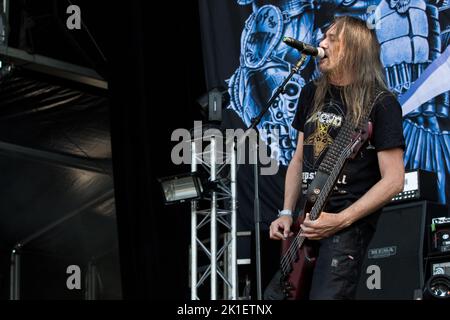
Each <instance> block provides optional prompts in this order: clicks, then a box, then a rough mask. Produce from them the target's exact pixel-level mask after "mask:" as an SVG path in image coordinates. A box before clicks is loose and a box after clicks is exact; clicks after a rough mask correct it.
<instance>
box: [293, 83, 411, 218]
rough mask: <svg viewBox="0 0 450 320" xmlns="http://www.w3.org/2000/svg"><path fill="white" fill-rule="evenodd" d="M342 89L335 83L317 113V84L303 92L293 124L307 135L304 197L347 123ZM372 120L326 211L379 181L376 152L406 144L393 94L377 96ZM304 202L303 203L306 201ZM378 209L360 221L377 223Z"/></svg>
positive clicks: (342, 205)
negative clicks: (368, 136) (314, 110)
mask: <svg viewBox="0 0 450 320" xmlns="http://www.w3.org/2000/svg"><path fill="white" fill-rule="evenodd" d="M341 89H342V88H341V87H336V86H332V87H331V88H330V90H329V92H328V93H327V95H326V97H325V100H324V105H323V106H322V108H321V111H319V112H317V113H316V114H314V115H312V114H311V112H312V108H313V100H314V93H315V90H316V86H315V85H314V83H313V82H310V83H308V84H307V85H305V86H304V87H303V89H302V92H301V94H300V98H299V102H298V107H297V112H296V114H295V117H294V120H293V122H292V126H293V127H294V128H295V129H297V130H298V131H301V132H303V134H304V142H303V183H302V193H303V197H302V199H304V198H305V197H304V196H305V194H306V190H307V189H308V186H309V184H310V183H311V181H312V180H313V179H314V177H315V173H316V171H317V169H318V168H319V165H320V163H321V161H322V160H323V158H324V156H325V154H326V152H327V149H328V146H329V145H330V144H332V143H333V142H334V139H335V138H336V136H337V134H338V133H339V130H340V128H341V127H342V125H343V124H344V122H345V118H346V113H347V110H346V106H345V105H344V104H343V102H342V98H341V94H340V90H341ZM369 120H370V121H371V122H372V123H373V132H372V137H371V138H370V139H369V141H367V142H366V144H365V145H363V146H362V147H361V149H360V152H359V153H358V155H357V156H356V157H355V158H354V159H350V160H348V161H347V163H346V165H345V167H344V169H343V171H342V173H341V175H340V177H339V179H338V182H337V184H336V186H335V188H334V191H333V192H332V194H331V195H330V197H329V200H328V202H327V204H326V206H325V208H324V211H326V212H332V213H338V212H340V211H342V210H343V209H345V208H347V207H348V206H350V205H351V204H352V203H353V202H355V201H356V200H358V199H359V198H360V197H361V196H363V195H364V194H365V193H366V192H367V191H368V190H369V189H370V188H371V187H372V186H373V185H374V184H376V183H377V182H378V181H379V180H380V178H381V175H380V170H379V166H378V158H377V151H382V150H386V149H390V148H396V147H400V148H404V146H405V142H404V138H403V127H402V110H401V107H400V104H399V103H398V101H397V100H396V99H395V96H394V95H392V94H390V93H383V94H382V95H381V96H380V97H379V98H378V99H377V102H376V103H375V105H374V107H373V109H372V112H371V115H370V119H369ZM301 204H302V205H303V201H302V202H301ZM379 212H380V210H379V211H378V212H376V213H373V214H371V215H369V216H366V217H365V218H363V219H361V222H362V221H368V222H370V223H371V224H374V223H376V221H377V219H378V215H379Z"/></svg>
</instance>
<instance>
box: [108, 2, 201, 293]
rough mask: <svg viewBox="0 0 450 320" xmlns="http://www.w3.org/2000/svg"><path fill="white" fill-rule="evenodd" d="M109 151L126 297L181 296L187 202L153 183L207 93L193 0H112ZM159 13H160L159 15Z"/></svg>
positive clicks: (165, 171)
mask: <svg viewBox="0 0 450 320" xmlns="http://www.w3.org/2000/svg"><path fill="white" fill-rule="evenodd" d="M109 6H110V7H111V8H110V9H111V10H113V12H110V11H108V14H107V16H109V17H111V18H112V19H114V21H110V25H111V35H113V36H114V38H113V39H112V41H111V42H110V46H109V48H108V51H109V53H110V55H111V60H110V66H109V70H110V79H109V80H110V82H109V83H110V92H111V102H112V103H111V116H112V118H111V121H112V122H111V126H112V152H113V167H114V178H115V191H116V206H117V220H118V229H119V244H120V252H121V271H122V281H123V296H124V298H125V299H141V298H146V299H185V298H188V297H189V295H188V294H189V288H188V279H189V276H188V269H189V268H188V260H189V256H188V248H189V247H188V246H189V239H190V238H189V227H190V208H189V207H188V205H176V206H170V207H168V206H165V205H164V204H163V200H162V193H161V191H160V187H159V185H158V182H157V180H156V179H157V178H158V177H161V176H166V175H171V174H174V173H177V172H180V171H183V170H189V168H184V167H175V166H173V165H171V160H170V151H171V148H172V145H173V144H171V142H170V137H171V133H172V131H173V130H174V129H176V128H182V127H184V128H190V127H192V126H193V120H194V119H195V118H196V119H198V118H199V113H197V112H196V103H195V100H196V98H197V97H199V96H200V95H201V94H202V93H204V92H205V88H204V87H205V85H204V71H203V65H202V52H201V46H200V32H199V22H198V20H199V18H198V4H197V3H196V1H188V2H176V3H170V4H169V3H163V4H162V5H161V4H159V5H158V6H156V5H155V4H154V3H153V2H150V1H130V2H128V3H127V5H126V6H124V5H123V4H120V3H117V4H115V3H114V4H112V3H111V4H109ZM161 16H163V17H164V19H161Z"/></svg>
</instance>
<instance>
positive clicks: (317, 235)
mask: <svg viewBox="0 0 450 320" xmlns="http://www.w3.org/2000/svg"><path fill="white" fill-rule="evenodd" d="M300 226H301V228H302V235H303V236H305V237H306V238H308V239H311V240H320V239H323V238H327V237H329V236H331V235H333V234H335V233H336V232H338V231H339V230H341V229H343V228H345V227H346V226H347V224H346V220H345V216H344V215H343V214H334V213H328V212H322V213H321V214H320V216H319V218H318V219H316V220H311V219H310V218H309V213H307V214H306V217H305V220H304V221H303V223H302V224H301V225H300Z"/></svg>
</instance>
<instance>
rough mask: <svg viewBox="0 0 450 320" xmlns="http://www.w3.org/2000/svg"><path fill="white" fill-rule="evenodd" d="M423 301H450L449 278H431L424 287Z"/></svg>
mask: <svg viewBox="0 0 450 320" xmlns="http://www.w3.org/2000/svg"><path fill="white" fill-rule="evenodd" d="M423 299H424V300H435V299H439V300H442V299H450V277H449V276H448V275H445V274H436V275H434V276H431V278H430V279H429V280H428V281H427V284H426V286H425V289H424V292H423Z"/></svg>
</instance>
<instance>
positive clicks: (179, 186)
mask: <svg viewBox="0 0 450 320" xmlns="http://www.w3.org/2000/svg"><path fill="white" fill-rule="evenodd" d="M158 181H159V183H160V184H161V187H162V190H163V194H164V201H165V203H166V204H172V203H178V202H184V201H186V200H194V199H199V198H201V196H202V194H203V191H204V188H203V185H202V181H201V179H200V177H199V176H197V175H196V174H194V173H186V174H181V175H176V176H170V177H164V178H159V179H158Z"/></svg>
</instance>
